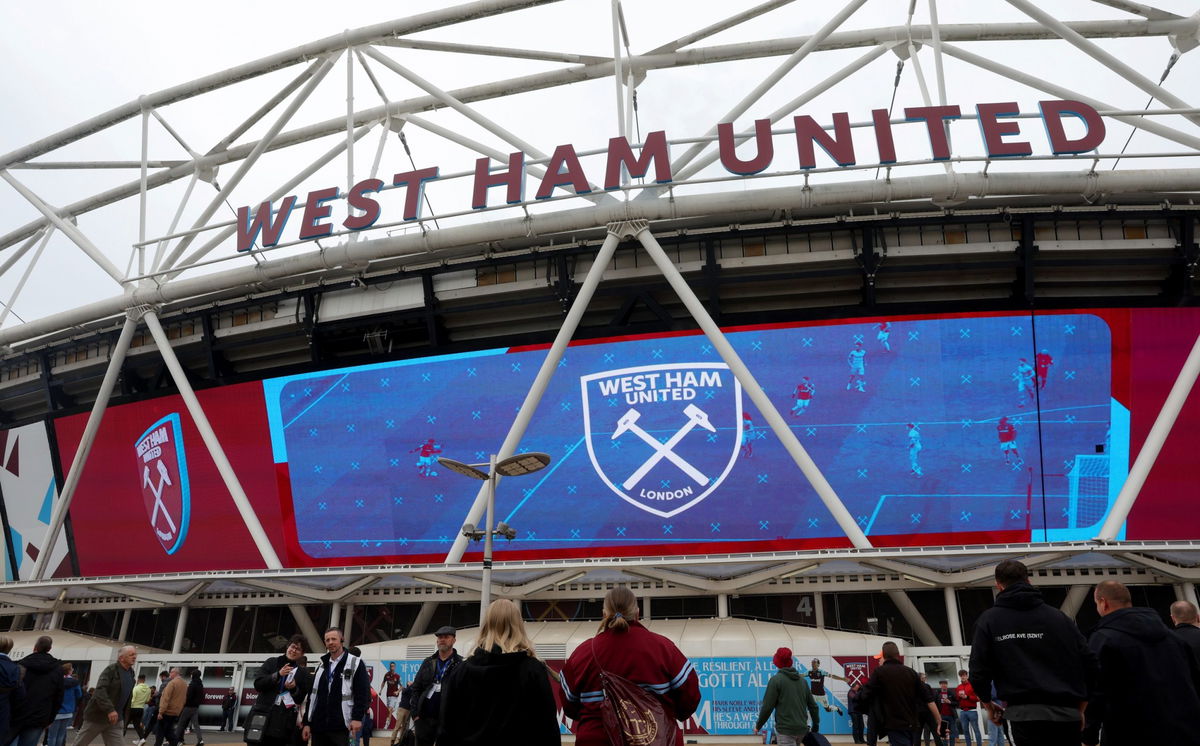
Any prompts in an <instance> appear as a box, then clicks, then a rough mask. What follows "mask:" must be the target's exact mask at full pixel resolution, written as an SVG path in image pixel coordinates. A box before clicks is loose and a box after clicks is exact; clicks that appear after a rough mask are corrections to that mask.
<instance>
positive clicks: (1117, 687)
mask: <svg viewBox="0 0 1200 746" xmlns="http://www.w3.org/2000/svg"><path fill="white" fill-rule="evenodd" d="M1088 646H1089V647H1090V648H1091V649H1092V650H1093V651H1094V652H1095V654H1096V657H1097V658H1098V659H1099V660H1100V684H1099V687H1098V689H1097V691H1096V692H1095V693H1093V696H1092V699H1091V700H1090V701H1089V702H1088V708H1087V713H1086V718H1087V725H1086V727H1085V728H1084V731H1083V742H1084V743H1086V744H1096V743H1100V742H1101V741H1103V743H1104V744H1105V746H1110V745H1116V746H1124V745H1125V744H1136V743H1169V744H1171V746H1190V745H1192V744H1200V730H1197V728H1196V724H1197V723H1200V696H1198V695H1197V691H1198V685H1200V669H1198V667H1197V664H1196V660H1195V658H1193V657H1192V654H1191V650H1189V649H1188V647H1187V645H1186V644H1185V643H1184V642H1183V641H1182V640H1180V639H1179V638H1178V637H1177V636H1175V635H1174V634H1172V633H1171V630H1169V629H1168V628H1167V626H1166V624H1164V623H1163V621H1162V619H1161V618H1160V617H1159V616H1158V614H1157V612H1155V611H1154V610H1153V609H1145V608H1125V609H1117V610H1116V611H1113V612H1111V613H1110V614H1108V615H1107V616H1104V617H1102V618H1101V619H1100V621H1099V622H1097V623H1096V626H1095V627H1094V628H1092V634H1091V636H1090V637H1089V639H1088ZM1102 729H1103V730H1102Z"/></svg>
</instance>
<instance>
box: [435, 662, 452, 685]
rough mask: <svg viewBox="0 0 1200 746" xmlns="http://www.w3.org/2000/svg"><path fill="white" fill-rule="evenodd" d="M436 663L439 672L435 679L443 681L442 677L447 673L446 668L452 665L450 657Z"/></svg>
mask: <svg viewBox="0 0 1200 746" xmlns="http://www.w3.org/2000/svg"><path fill="white" fill-rule="evenodd" d="M434 665H436V666H437V674H436V675H435V676H434V677H433V680H434V681H441V680H442V677H443V676H445V675H446V669H447V668H449V667H450V659H449V658H447V659H446V660H444V661H438V662H437V663H435V664H434Z"/></svg>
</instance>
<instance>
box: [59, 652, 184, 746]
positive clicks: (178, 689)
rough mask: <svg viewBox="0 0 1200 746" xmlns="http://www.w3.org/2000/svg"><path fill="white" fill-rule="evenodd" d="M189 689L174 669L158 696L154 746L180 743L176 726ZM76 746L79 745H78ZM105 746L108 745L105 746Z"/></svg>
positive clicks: (177, 670) (168, 675)
mask: <svg viewBox="0 0 1200 746" xmlns="http://www.w3.org/2000/svg"><path fill="white" fill-rule="evenodd" d="M187 688H188V685H187V683H186V682H184V680H183V677H182V676H180V675H179V669H178V668H172V669H171V670H170V672H169V673H168V674H167V684H166V686H164V687H163V688H162V693H160V694H159V695H158V715H157V726H158V729H157V738H156V739H155V741H154V746H162V743H163V740H164V739H165V740H166V742H167V743H168V744H170V746H175V745H176V744H177V743H179V741H178V740H177V737H176V735H175V724H176V723H177V722H178V721H179V715H180V713H182V712H183V707H184V704H186V703H187ZM76 746H79V745H78V744H76ZM105 746H108V745H107V744H105Z"/></svg>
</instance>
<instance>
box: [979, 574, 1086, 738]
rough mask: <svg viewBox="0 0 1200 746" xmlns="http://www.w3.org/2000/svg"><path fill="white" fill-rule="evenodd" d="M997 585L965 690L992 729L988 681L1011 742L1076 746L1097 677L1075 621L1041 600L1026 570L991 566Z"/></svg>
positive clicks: (996, 714) (993, 714)
mask: <svg viewBox="0 0 1200 746" xmlns="http://www.w3.org/2000/svg"><path fill="white" fill-rule="evenodd" d="M996 587H997V588H998V589H1000V594H999V595H998V596H996V603H995V605H994V606H993V607H992V608H990V609H988V610H987V611H985V612H983V614H981V615H980V616H979V621H978V622H976V623H975V639H974V642H973V643H972V645H971V664H970V668H971V671H970V682H971V687H972V688H973V689H974V690H975V694H976V696H978V697H979V699H980V700H981V701H982V702H983V706H984V707H985V708H987V711H988V713H989V715H990V716H991V718H992V722H993V723H994V722H996V721H997V720H998V719H999V717H1000V713H999V712H997V710H996V707H995V706H994V705H993V704H992V683H993V682H995V684H996V692H997V696H998V697H999V699H1000V700H1001V701H1004V702H1007V703H1008V709H1007V710H1005V712H1004V716H1005V717H1007V718H1008V720H1009V722H1010V725H1011V727H1012V734H1013V740H1015V741H1016V743H1018V744H1021V743H1023V742H1029V743H1039V744H1042V743H1044V744H1054V745H1056V746H1057V745H1058V744H1062V745H1063V746H1067V745H1068V744H1069V745H1070V746H1076V744H1078V743H1079V729H1080V722H1081V719H1082V717H1083V714H1082V713H1083V709H1084V707H1086V706H1087V702H1088V696H1089V692H1090V691H1091V690H1092V688H1093V687H1094V686H1095V683H1096V679H1097V676H1098V675H1099V669H1098V667H1097V665H1096V656H1095V655H1093V654H1092V652H1091V651H1090V650H1088V647H1087V641H1086V640H1085V639H1084V638H1083V635H1082V634H1080V632H1079V628H1078V627H1076V626H1075V622H1074V621H1072V620H1071V619H1070V618H1069V617H1068V616H1067V615H1066V614H1064V613H1062V612H1061V611H1059V610H1058V609H1055V608H1053V607H1051V606H1047V605H1046V604H1045V603H1044V602H1043V601H1042V594H1041V592H1040V591H1038V590H1037V589H1036V588H1034V587H1033V586H1031V585H1030V584H1029V570H1028V569H1027V568H1026V567H1025V565H1023V564H1021V563H1020V562H1017V561H1016V560H1005V561H1003V562H1001V563H1000V564H998V565H996Z"/></svg>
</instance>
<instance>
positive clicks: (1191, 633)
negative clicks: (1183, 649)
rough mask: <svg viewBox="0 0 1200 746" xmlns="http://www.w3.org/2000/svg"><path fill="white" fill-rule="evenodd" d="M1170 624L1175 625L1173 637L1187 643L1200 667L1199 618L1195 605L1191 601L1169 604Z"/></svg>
mask: <svg viewBox="0 0 1200 746" xmlns="http://www.w3.org/2000/svg"><path fill="white" fill-rule="evenodd" d="M1171 624H1174V625H1175V635H1176V636H1177V637H1178V638H1179V639H1180V640H1183V641H1184V642H1185V643H1187V646H1188V647H1189V648H1191V651H1192V655H1193V656H1194V657H1195V658H1196V664H1197V665H1200V618H1198V615H1197V614H1196V607H1195V605H1193V604H1192V602H1191V601H1176V602H1175V603H1173V604H1171Z"/></svg>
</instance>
